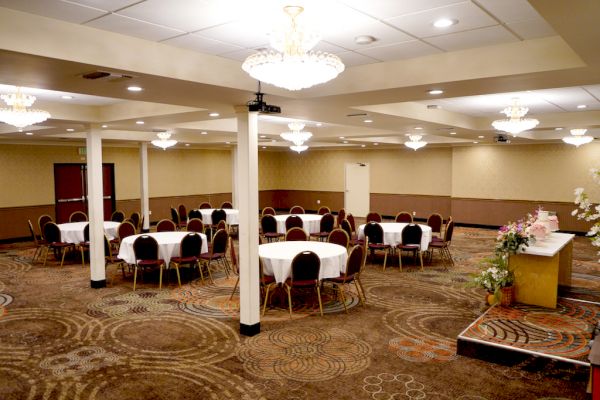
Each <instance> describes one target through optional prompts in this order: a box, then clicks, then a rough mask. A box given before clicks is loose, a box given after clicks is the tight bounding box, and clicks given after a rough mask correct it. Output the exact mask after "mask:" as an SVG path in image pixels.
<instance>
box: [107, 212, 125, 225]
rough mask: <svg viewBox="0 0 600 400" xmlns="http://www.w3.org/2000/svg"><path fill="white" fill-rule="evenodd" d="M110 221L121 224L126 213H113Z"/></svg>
mask: <svg viewBox="0 0 600 400" xmlns="http://www.w3.org/2000/svg"><path fill="white" fill-rule="evenodd" d="M110 220H111V221H113V222H119V223H121V222H123V221H124V220H125V213H124V212H123V211H120V210H116V211H113V213H112V214H111V216H110Z"/></svg>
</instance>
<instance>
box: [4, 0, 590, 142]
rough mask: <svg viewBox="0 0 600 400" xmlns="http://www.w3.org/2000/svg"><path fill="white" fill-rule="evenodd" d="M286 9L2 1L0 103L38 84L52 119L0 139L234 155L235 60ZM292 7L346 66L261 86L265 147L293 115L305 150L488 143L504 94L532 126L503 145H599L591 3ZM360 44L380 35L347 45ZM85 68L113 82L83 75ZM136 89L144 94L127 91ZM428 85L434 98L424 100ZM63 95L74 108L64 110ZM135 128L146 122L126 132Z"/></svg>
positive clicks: (242, 84)
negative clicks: (590, 138) (93, 136)
mask: <svg viewBox="0 0 600 400" xmlns="http://www.w3.org/2000/svg"><path fill="white" fill-rule="evenodd" d="M286 3H287V2H286ZM286 3H284V2H282V1H279V0H263V1H260V2H257V1H255V2H248V1H242V0H174V1H168V2H166V1H163V0H142V1H139V0H136V1H134V0H29V1H21V0H0V18H1V19H2V21H3V23H2V24H0V49H2V50H0V92H1V93H6V92H8V91H10V88H9V87H4V86H2V85H18V86H24V87H27V88H37V89H38V90H33V89H32V90H31V91H30V92H31V93H32V94H34V95H36V96H37V98H38V100H37V101H36V103H35V107H36V108H42V109H45V110H48V111H50V113H51V114H52V116H53V118H52V119H50V120H49V121H46V122H45V123H43V124H39V125H38V126H34V127H32V128H31V129H29V130H28V131H30V132H32V133H33V135H32V136H27V137H25V136H24V133H23V132H18V131H16V130H15V129H14V128H11V127H9V126H7V125H5V124H0V143H9V142H11V143H17V142H33V141H41V142H58V143H65V142H69V141H70V142H73V143H77V142H79V143H80V142H81V140H83V138H84V137H85V131H86V129H87V127H88V126H89V124H98V125H101V124H102V125H106V128H103V129H104V132H105V133H104V137H105V138H106V139H107V141H108V142H109V143H112V142H114V143H116V144H117V141H119V142H118V145H134V144H135V143H137V142H139V141H141V140H150V139H152V138H153V137H154V135H155V133H153V130H156V129H169V130H174V132H175V134H174V137H175V138H176V139H177V140H179V141H180V143H181V146H183V145H184V144H185V143H189V144H191V145H192V146H193V147H224V146H228V145H229V144H228V143H227V142H229V143H234V142H235V140H236V138H235V131H236V123H235V114H234V106H235V105H240V104H245V103H246V102H247V101H249V100H251V99H252V98H253V92H254V91H255V90H256V82H255V81H253V80H252V79H251V78H250V77H249V76H247V75H246V74H245V73H244V72H243V71H242V70H241V62H242V61H243V60H244V59H245V57H247V56H248V55H250V54H253V53H254V52H256V50H257V49H262V48H266V47H268V34H269V31H270V29H271V26H272V21H273V20H275V19H277V14H278V13H280V12H281V9H282V7H283V5H285V4H286ZM294 4H302V5H304V6H305V8H306V14H307V15H306V17H307V18H308V17H311V18H313V19H314V21H315V22H316V23H317V24H318V25H319V26H320V28H321V33H322V38H323V40H322V41H321V42H320V43H319V45H318V46H317V49H318V50H323V51H327V52H331V53H334V54H336V55H338V56H339V57H340V58H341V59H342V60H343V62H344V63H345V64H346V71H345V72H343V73H342V74H341V75H340V76H339V77H338V78H337V79H336V80H334V81H332V82H329V83H325V84H323V85H319V86H317V87H314V88H310V89H307V90H304V91H300V92H289V91H286V90H283V89H279V88H275V87H272V86H270V85H266V84H263V86H262V91H263V92H265V93H266V94H267V95H266V96H265V98H266V100H267V102H268V103H269V104H276V105H279V106H281V108H282V114H281V116H268V117H265V118H261V120H260V125H259V131H260V134H261V139H260V140H261V144H262V146H264V147H265V148H268V149H270V148H281V147H282V146H284V145H285V143H283V142H282V141H281V140H280V139H279V137H278V135H279V133H281V132H283V131H284V130H287V128H286V124H287V123H288V122H289V121H291V120H301V121H305V122H306V125H307V130H310V131H311V132H312V133H313V134H314V135H315V136H314V138H313V139H312V140H311V143H310V144H311V145H312V147H327V148H332V147H340V148H360V146H363V147H371V146H374V145H379V146H392V147H398V146H401V143H402V142H403V141H404V140H405V136H406V135H407V134H408V133H422V134H424V135H425V137H426V140H427V141H428V142H430V143H431V144H432V145H440V146H447V145H466V144H468V145H471V144H472V143H473V142H474V141H478V142H480V143H493V142H494V136H496V135H497V134H498V132H496V131H494V130H493V128H492V127H491V125H490V123H491V121H493V120H494V119H498V118H501V117H502V116H501V114H499V111H500V110H502V109H503V108H504V107H506V106H507V105H508V102H509V101H510V99H511V98H512V97H519V98H521V99H522V102H523V103H524V105H526V106H527V107H529V108H530V111H529V114H528V116H529V115H530V116H533V117H535V118H537V119H539V120H540V125H539V126H538V127H537V128H536V129H534V130H532V131H530V132H527V133H525V134H523V135H520V136H522V137H519V138H517V139H515V140H513V141H512V143H547V142H553V141H557V140H559V139H560V137H561V136H564V135H565V132H568V129H569V128H582V127H583V128H588V129H589V132H590V133H591V134H592V135H594V136H596V137H600V126H599V125H600V124H599V123H598V121H599V117H600V68H599V67H600V55H598V53H597V51H596V50H595V48H594V47H595V43H597V42H598V39H599V38H600V28H599V27H598V26H597V24H595V20H596V18H597V17H598V16H600V2H592V1H586V0H573V1H569V2H565V1H562V0H530V1H526V0H470V1H464V0H403V1H397V0H369V1H366V0H339V1H336V0H328V1H323V0H321V1H317V0H312V1H311V0H304V1H296V2H294ZM441 17H446V18H451V19H454V20H456V21H458V23H456V24H455V25H453V26H451V27H450V28H448V29H446V30H438V29H437V28H434V27H433V25H432V23H433V21H435V20H436V19H438V18H441ZM361 35H369V36H372V37H373V38H374V39H375V40H374V41H373V42H372V43H370V44H366V45H365V44H357V43H356V42H355V38H356V37H357V36H361ZM93 71H106V72H110V73H111V75H110V76H108V77H106V78H101V79H97V80H86V79H83V77H82V75H84V74H86V73H89V72H93ZM133 84H135V85H138V86H141V87H142V88H143V89H144V90H143V91H142V92H137V93H132V92H128V91H127V90H126V88H127V86H129V85H133ZM431 89H443V90H444V93H443V94H441V95H430V94H429V93H428V91H429V90H431ZM26 91H27V90H26ZM67 93H68V94H71V96H72V97H73V98H72V99H63V98H62V96H65V95H66V94H67ZM579 105H585V106H586V108H584V109H582V108H577V106H579ZM428 106H429V107H428ZM211 112H218V113H219V114H220V115H219V116H218V117H210V116H209V113H211ZM140 120H143V121H144V124H143V125H139V124H136V121H140ZM365 120H367V121H372V122H365ZM419 128H421V129H419ZM557 128H563V130H562V131H560V130H556V129H557ZM66 129H72V130H74V131H73V132H67V131H66ZM451 133H452V134H451ZM482 136H483V137H482ZM341 137H343V138H341ZM344 142H347V143H344Z"/></svg>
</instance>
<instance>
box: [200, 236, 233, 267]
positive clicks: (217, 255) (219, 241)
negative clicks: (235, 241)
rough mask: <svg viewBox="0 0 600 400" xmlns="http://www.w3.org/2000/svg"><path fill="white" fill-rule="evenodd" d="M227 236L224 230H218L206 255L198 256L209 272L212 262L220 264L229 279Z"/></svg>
mask: <svg viewBox="0 0 600 400" xmlns="http://www.w3.org/2000/svg"><path fill="white" fill-rule="evenodd" d="M228 242H229V235H228V234H227V231H226V230H224V229H219V230H218V231H217V232H216V233H215V235H214V236H213V239H212V247H211V248H210V249H209V251H208V252H207V253H203V254H200V259H201V260H202V261H203V262H204V263H205V265H206V268H207V269H209V270H210V267H211V266H212V263H213V261H215V262H217V263H219V264H221V265H222V266H223V269H224V271H225V275H227V277H228V278H229V269H230V266H229V261H227V243H228Z"/></svg>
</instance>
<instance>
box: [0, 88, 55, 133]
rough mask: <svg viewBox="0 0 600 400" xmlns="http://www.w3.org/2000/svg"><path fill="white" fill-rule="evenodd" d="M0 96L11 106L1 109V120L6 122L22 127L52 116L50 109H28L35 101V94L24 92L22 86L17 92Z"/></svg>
mask: <svg viewBox="0 0 600 400" xmlns="http://www.w3.org/2000/svg"><path fill="white" fill-rule="evenodd" d="M0 98H2V100H4V102H5V103H6V104H7V105H8V106H9V107H10V108H2V109H0V121H2V122H4V123H7V124H9V125H13V126H16V127H17V128H19V129H22V128H24V127H26V126H29V125H33V124H37V123H39V122H44V121H45V120H47V119H48V118H50V113H49V112H48V111H43V110H33V109H27V107H31V106H32V105H33V103H34V102H35V96H32V95H29V94H23V93H22V92H21V88H20V87H18V88H17V92H16V93H11V94H3V95H0Z"/></svg>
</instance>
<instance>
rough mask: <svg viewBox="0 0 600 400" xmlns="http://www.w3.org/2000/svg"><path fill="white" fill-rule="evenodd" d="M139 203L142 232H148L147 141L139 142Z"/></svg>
mask: <svg viewBox="0 0 600 400" xmlns="http://www.w3.org/2000/svg"><path fill="white" fill-rule="evenodd" d="M140 203H141V204H140V205H141V209H142V218H143V220H144V225H143V226H142V232H150V199H149V197H148V143H146V142H142V143H140Z"/></svg>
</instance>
